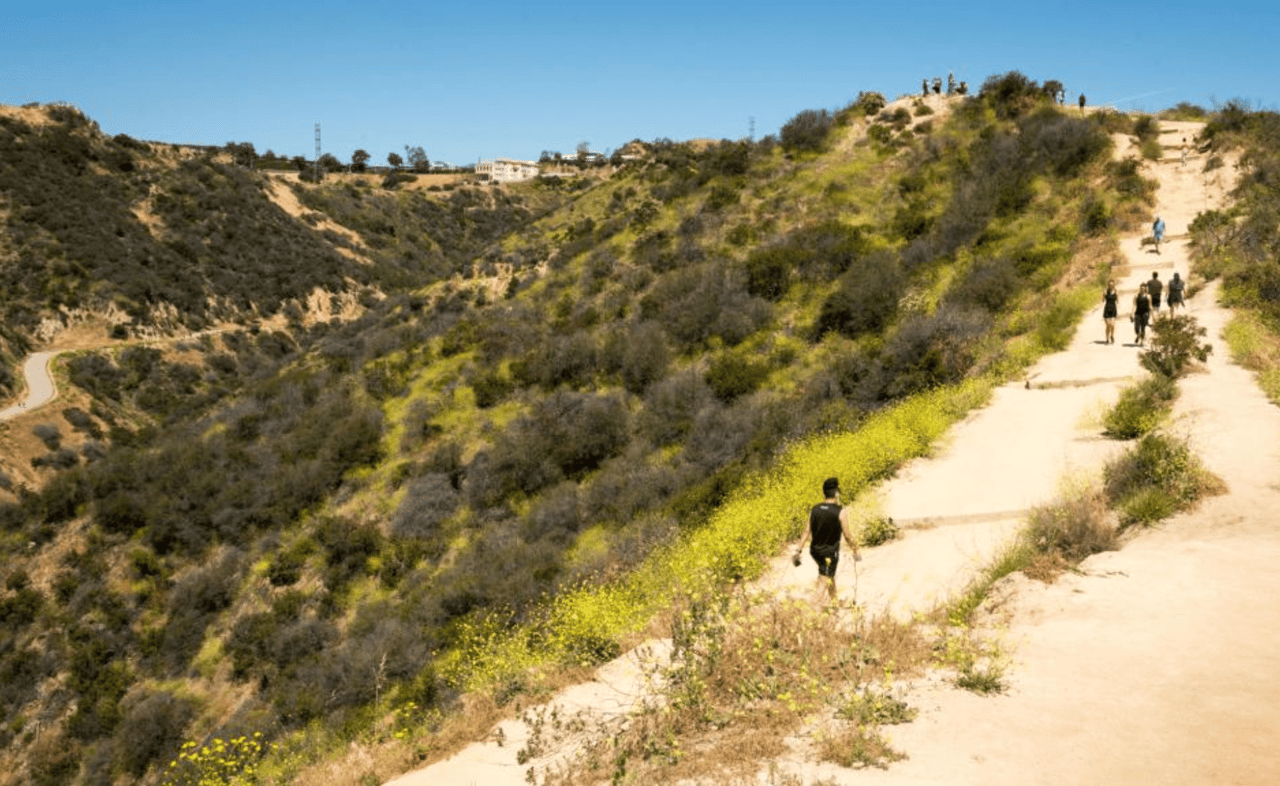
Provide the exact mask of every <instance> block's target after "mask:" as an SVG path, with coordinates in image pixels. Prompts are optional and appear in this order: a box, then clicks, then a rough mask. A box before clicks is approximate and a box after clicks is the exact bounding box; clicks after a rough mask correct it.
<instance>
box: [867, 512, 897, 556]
mask: <svg viewBox="0 0 1280 786" xmlns="http://www.w3.org/2000/svg"><path fill="white" fill-rule="evenodd" d="M901 535H902V530H900V529H899V528H898V525H897V524H894V523H893V519H892V518H891V517H889V516H881V517H878V518H873V519H870V520H868V521H866V522H865V523H863V525H862V529H861V531H859V533H858V543H859V544H860V545H863V546H866V547H868V548H870V547H871V546H879V545H881V544H882V543H888V542H889V541H891V540H896V539H897V538H898V537H899V536H901Z"/></svg>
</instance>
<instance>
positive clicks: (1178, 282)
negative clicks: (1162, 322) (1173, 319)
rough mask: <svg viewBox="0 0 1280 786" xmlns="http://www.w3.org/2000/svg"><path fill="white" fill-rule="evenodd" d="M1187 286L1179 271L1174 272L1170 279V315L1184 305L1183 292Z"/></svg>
mask: <svg viewBox="0 0 1280 786" xmlns="http://www.w3.org/2000/svg"><path fill="white" fill-rule="evenodd" d="M1185 288H1186V282H1185V281H1183V280H1182V277H1181V276H1179V275H1178V274H1177V273H1174V274H1173V278H1172V279H1171V280H1170V281H1169V316H1173V310H1174V309H1176V308H1177V307H1178V306H1181V305H1182V293H1183V290H1184V289H1185Z"/></svg>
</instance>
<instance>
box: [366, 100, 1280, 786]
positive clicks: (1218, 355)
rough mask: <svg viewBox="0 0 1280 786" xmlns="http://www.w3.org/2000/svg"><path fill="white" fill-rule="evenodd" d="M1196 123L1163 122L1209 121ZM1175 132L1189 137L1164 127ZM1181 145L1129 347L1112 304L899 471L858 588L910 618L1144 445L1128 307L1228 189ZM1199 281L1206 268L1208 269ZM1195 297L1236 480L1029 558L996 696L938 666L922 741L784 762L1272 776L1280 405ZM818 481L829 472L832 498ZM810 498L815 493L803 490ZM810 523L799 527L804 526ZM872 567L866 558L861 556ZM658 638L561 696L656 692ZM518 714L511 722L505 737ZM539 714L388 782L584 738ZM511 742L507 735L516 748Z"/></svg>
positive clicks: (1014, 602)
mask: <svg viewBox="0 0 1280 786" xmlns="http://www.w3.org/2000/svg"><path fill="white" fill-rule="evenodd" d="M1198 127H1199V126H1198V124H1180V123H1163V124H1162V128H1163V131H1164V133H1165V134H1168V135H1181V136H1184V137H1190V136H1192V135H1193V134H1194V133H1195V132H1196V131H1197V130H1198ZM1166 143H1167V144H1168V145H1170V146H1173V147H1176V144H1177V139H1169V140H1166ZM1202 164H1203V161H1202V160H1200V159H1198V158H1193V159H1192V160H1191V161H1189V162H1187V163H1185V164H1183V163H1181V162H1180V160H1178V159H1177V158H1173V159H1167V160H1165V161H1162V162H1160V163H1158V164H1156V165H1155V166H1154V167H1152V169H1153V171H1154V175H1155V176H1156V177H1157V178H1158V180H1159V182H1160V190H1159V192H1158V194H1157V198H1158V200H1159V204H1158V207H1157V211H1158V212H1159V213H1160V215H1162V217H1163V218H1164V220H1165V222H1166V224H1167V227H1168V235H1167V242H1166V243H1165V244H1164V247H1163V248H1162V253H1160V254H1156V253H1155V251H1154V249H1152V248H1150V247H1148V246H1143V245H1142V244H1141V237H1140V236H1139V235H1135V236H1133V237H1129V238H1126V239H1124V240H1122V241H1121V250H1122V252H1123V254H1124V256H1125V259H1126V261H1127V273H1126V274H1125V275H1124V276H1123V277H1122V278H1118V280H1117V281H1118V284H1119V289H1120V293H1121V318H1120V319H1119V320H1118V323H1117V328H1116V343H1115V344H1112V345H1107V344H1104V343H1102V336H1103V327H1102V318H1101V303H1099V304H1098V305H1097V307H1096V308H1095V309H1093V310H1092V311H1090V313H1088V314H1087V315H1086V316H1085V317H1084V319H1083V320H1082V321H1081V324H1080V326H1079V328H1078V329H1077V331H1076V334H1075V337H1074V340H1073V341H1072V343H1071V345H1070V346H1069V347H1068V349H1066V350H1065V351H1063V352H1059V353H1056V354H1054V355H1052V356H1049V357H1046V358H1044V359H1043V360H1042V361H1040V362H1039V363H1038V364H1037V365H1036V366H1035V367H1034V368H1033V369H1031V371H1030V372H1029V374H1028V377H1027V381H1028V382H1029V383H1030V387H1029V388H1028V387H1027V386H1026V385H1025V384H1024V383H1023V382H1017V383H1012V384H1009V385H1006V386H1003V387H1001V388H999V389H998V390H997V391H995V394H994V396H993V399H992V401H991V403H990V404H989V405H988V406H987V407H985V408H984V409H982V410H981V411H978V412H975V413H973V414H972V415H971V416H970V417H969V418H967V419H966V420H965V421H963V422H962V423H959V424H957V425H956V426H955V427H954V428H953V429H952V430H951V431H950V433H949V434H948V436H947V438H946V441H945V443H944V444H943V445H942V446H940V448H939V449H938V451H937V452H936V454H935V455H934V456H931V457H929V458H924V459H919V460H916V461H913V462H911V463H909V464H908V465H906V466H905V467H904V468H903V469H902V470H901V471H900V472H899V473H898V475H897V476H896V477H895V478H893V479H892V480H890V481H888V482H887V483H885V484H884V485H883V486H882V488H881V493H882V507H883V512H884V513H885V514H887V515H890V516H892V517H893V518H894V519H895V521H896V522H897V523H898V524H899V525H900V526H902V527H903V537H902V538H900V539H898V540H896V541H893V542H891V543H889V544H886V545H883V546H879V547H876V548H874V549H867V550H866V551H865V552H864V553H865V557H864V559H863V561H862V562H861V563H860V564H858V565H856V566H855V565H854V563H853V561H852V560H846V561H844V562H842V564H841V567H840V576H839V579H840V587H841V596H842V598H845V599H849V598H850V597H851V595H853V594H854V593H855V592H856V599H857V601H858V603H859V604H860V606H861V607H862V608H863V609H864V610H866V611H867V612H869V613H877V612H879V611H882V610H886V611H889V612H890V613H893V614H895V615H897V616H901V617H904V618H905V617H910V616H911V615H914V614H916V613H920V612H923V611H927V610H928V609H930V608H932V607H933V606H934V605H935V604H936V603H938V602H940V601H942V600H944V599H945V598H947V597H948V596H951V595H953V594H954V593H956V592H958V591H960V590H961V589H963V588H964V587H965V585H967V584H968V583H969V582H970V581H971V580H972V579H973V578H974V577H975V576H977V575H978V574H979V572H980V571H981V570H982V569H983V568H985V567H986V566H987V565H988V564H990V562H991V560H992V559H993V558H994V557H995V556H996V555H997V554H999V552H1000V551H1001V550H1002V549H1003V548H1004V547H1005V546H1006V545H1007V544H1008V543H1009V540H1010V538H1011V537H1013V535H1014V534H1015V533H1016V531H1017V530H1018V528H1019V527H1020V526H1021V525H1022V515H1023V513H1024V512H1025V511H1026V510H1027V509H1028V508H1030V507H1032V506H1035V505H1041V504H1046V503H1050V502H1052V501H1053V500H1054V498H1055V497H1056V496H1057V495H1058V490H1059V485H1060V483H1061V482H1062V480H1063V479H1064V478H1066V477H1071V476H1078V475H1082V474H1084V475H1087V474H1095V475H1096V473H1098V472H1099V471H1100V469H1101V467H1102V466H1103V464H1104V463H1105V462H1106V461H1107V460H1108V459H1109V458H1111V457H1113V456H1115V455H1117V454H1118V453H1119V452H1121V451H1122V450H1124V449H1125V448H1126V447H1127V446H1126V445H1125V444H1124V443H1118V442H1115V441H1112V440H1107V439H1105V438H1103V437H1102V436H1101V434H1100V432H1101V426H1100V425H1099V418H1100V415H1101V414H1102V413H1103V412H1104V411H1105V409H1106V408H1107V407H1108V406H1110V405H1111V404H1112V403H1113V402H1114V401H1115V399H1116V397H1117V396H1118V394H1119V391H1120V390H1121V389H1122V388H1123V387H1125V386H1126V385H1128V384H1131V382H1132V381H1134V380H1136V379H1138V378H1139V377H1140V376H1141V375H1142V374H1143V373H1144V372H1142V370H1141V367H1140V366H1139V364H1138V353H1139V352H1140V351H1141V350H1140V349H1139V348H1137V347H1136V346H1134V345H1133V332H1132V328H1131V326H1130V325H1129V323H1128V321H1127V319H1126V316H1127V313H1128V308H1130V307H1129V306H1128V304H1129V303H1131V302H1132V298H1133V295H1134V294H1135V292H1136V290H1137V287H1138V285H1139V283H1141V282H1142V281H1146V280H1148V279H1149V278H1150V277H1151V274H1152V272H1157V273H1159V275H1160V279H1161V280H1162V281H1166V282H1167V281H1168V280H1169V279H1170V278H1171V277H1172V273H1173V272H1174V271H1177V272H1178V273H1180V274H1181V276H1182V277H1183V278H1189V267H1188V256H1187V237H1186V231H1187V226H1188V224H1189V223H1190V222H1191V220H1192V219H1193V218H1194V217H1195V215H1196V214H1197V213H1198V212H1199V211H1201V210H1203V209H1206V208H1209V207H1214V206H1216V205H1218V204H1220V200H1221V199H1222V198H1223V197H1224V195H1225V190H1226V187H1227V185H1228V183H1227V182H1226V179H1225V178H1227V177H1229V175H1230V173H1229V172H1226V173H1224V172H1221V171H1219V173H1218V174H1217V175H1215V174H1214V173H1205V172H1204V171H1202ZM1192 283H1193V284H1195V283H1196V281H1195V280H1194V279H1192ZM1189 313H1191V314H1192V315H1193V316H1195V317H1197V318H1198V319H1199V320H1200V322H1201V324H1202V325H1203V326H1205V327H1206V328H1208V332H1209V338H1211V339H1212V343H1213V347H1214V354H1213V355H1212V357H1211V358H1210V362H1209V363H1208V364H1207V367H1206V371H1205V373H1200V374H1193V375H1192V376H1191V377H1189V378H1187V379H1184V380H1183V381H1182V382H1181V383H1180V387H1181V390H1182V395H1181V397H1180V399H1179V401H1178V403H1177V405H1176V407H1175V410H1174V424H1173V430H1174V431H1175V433H1178V434H1180V435H1182V436H1185V437H1186V438H1187V439H1188V440H1189V442H1190V444H1191V446H1192V449H1193V451H1194V452H1196V453H1197V455H1199V456H1200V457H1201V458H1202V460H1203V461H1204V462H1205V463H1206V465H1207V466H1208V467H1209V469H1211V470H1212V471H1214V472H1215V473H1217V474H1218V475H1219V476H1220V477H1222V478H1223V479H1224V480H1225V481H1226V482H1227V484H1228V486H1229V488H1230V492H1229V493H1228V494H1226V495H1224V496H1221V497H1216V498H1213V499H1210V500H1208V501H1206V502H1205V503H1203V504H1202V505H1201V507H1200V508H1199V509H1198V510H1196V511H1194V512H1192V513H1187V514H1181V515H1179V516H1176V517H1174V518H1172V519H1170V520H1168V521H1166V522H1163V523H1162V524H1161V525H1160V526H1158V527H1156V528H1154V529H1152V530H1151V531H1147V532H1143V533H1140V534H1139V535H1138V536H1137V537H1136V538H1134V539H1133V540H1131V541H1130V542H1128V543H1127V544H1126V545H1125V546H1124V548H1123V549H1122V550H1120V551H1117V552H1108V553H1104V554H1099V555H1095V556H1094V557H1091V558H1090V559H1088V560H1086V561H1085V562H1084V563H1083V564H1082V565H1081V569H1080V571H1079V572H1078V573H1075V574H1068V575H1066V576H1064V577H1062V578H1060V579H1059V580H1058V581H1057V582H1056V583H1055V584H1052V585H1047V586H1046V585H1041V584H1038V583H1035V582H1031V581H1029V580H1027V579H1025V578H1022V577H1021V576H1020V575H1017V574H1015V576H1013V577H1010V578H1009V579H1006V580H1005V581H1004V582H1003V583H1002V585H1001V586H1000V587H999V591H1000V592H1001V597H1002V600H1003V604H1004V605H1003V611H1004V613H1005V614H1006V615H1007V617H1006V619H1007V622H1006V623H1005V627H1004V629H1003V632H1002V635H1001V640H1002V646H1003V649H1004V650H1005V651H1006V652H1008V653H1009V655H1010V657H1011V659H1012V668H1011V669H1010V670H1009V672H1008V673H1007V675H1006V682H1007V683H1008V686H1009V687H1008V690H1007V691H1006V692H1005V693H1003V694H1001V695H998V696H993V697H984V696H978V695H976V694H973V693H970V692H967V691H963V690H959V689H957V688H955V687H953V686H951V685H949V684H947V683H943V682H939V681H937V680H923V681H921V682H920V683H919V684H913V685H910V686H909V690H908V693H907V700H908V702H909V703H910V704H911V705H912V706H914V707H917V708H918V709H919V710H920V713H919V717H918V718H917V719H916V720H915V721H914V722H912V723H909V724H905V725H901V726H895V727H892V729H891V730H890V731H891V732H892V738H893V739H892V744H893V747H894V748H895V749H898V750H900V751H902V752H903V753H905V754H906V755H907V757H908V758H907V759H906V760H904V761H901V762H896V763H894V764H892V765H890V767H889V768H888V769H887V770H884V771H880V770H858V771H853V770H847V769H842V768H839V767H835V766H833V765H824V764H818V763H815V762H813V761H810V760H808V759H807V758H802V757H800V756H797V757H795V758H793V759H784V760H779V761H776V762H774V763H773V765H774V767H775V771H776V772H778V773H782V774H785V775H787V776H789V777H790V776H794V777H797V778H799V779H800V781H799V782H802V783H806V784H807V783H811V782H813V781H814V780H822V781H823V782H824V783H838V784H844V783H851V784H852V783H855V782H856V783H858V784H863V783H877V784H925V783H930V784H932V783H942V782H945V783H949V784H1010V785H1011V786H1012V784H1019V785H1021V784H1026V783H1037V784H1079V783H1130V782H1135V783H1136V782H1142V783H1153V784H1161V783H1239V784H1252V783H1257V784H1263V783H1268V784H1269V783H1274V782H1276V781H1277V780H1278V779H1280V763H1278V762H1277V760H1276V758H1275V756H1274V750H1276V749H1280V680H1277V679H1275V675H1277V674H1280V603H1276V602H1275V587H1277V586H1280V523H1273V522H1274V521H1276V520H1277V517H1276V516H1275V515H1274V511H1276V510H1278V509H1280V487H1277V485H1276V484H1277V481H1280V409H1278V408H1276V407H1274V406H1272V405H1270V404H1269V403H1268V402H1267V401H1266V399H1265V398H1264V397H1263V396H1262V394H1261V393H1260V392H1259V390H1258V388H1257V386H1256V384H1255V383H1254V381H1253V379H1252V376H1251V375H1250V374H1249V372H1247V371H1245V370H1243V369H1241V368H1240V367H1238V366H1235V365H1233V364H1231V363H1230V362H1228V352H1227V349H1226V347H1225V346H1224V344H1223V342H1222V340H1221V338H1220V334H1221V329H1222V325H1224V324H1225V322H1226V320H1227V319H1228V317H1229V314H1228V313H1227V312H1226V311H1225V310H1224V309H1221V308H1219V307H1218V306H1217V305H1216V289H1215V288H1213V287H1207V288H1204V289H1203V290H1201V291H1199V292H1196V293H1194V294H1193V297H1192V299H1191V300H1190V301H1189ZM817 492H818V490H817V489H815V495H814V496H815V500H805V501H803V502H810V501H816V497H817V496H818V493H817ZM798 502H801V501H798ZM797 526H798V525H797ZM855 567H856V570H855ZM814 573H815V572H814V569H813V566H812V564H811V563H810V562H809V561H808V560H807V559H806V561H805V563H804V564H803V566H802V567H800V568H795V567H793V566H792V565H791V562H790V552H788V553H785V554H781V555H779V556H778V557H777V558H776V559H775V560H773V561H772V563H771V565H770V567H769V569H768V571H767V572H766V575H765V576H764V577H763V578H762V579H761V581H760V582H759V586H760V587H761V588H763V589H771V590H773V591H775V592H777V593H779V594H783V593H785V594H791V595H794V596H796V597H812V595H811V592H812V589H813V584H814ZM662 651H663V649H662V643H661V642H655V643H650V645H648V646H647V647H642V648H639V649H637V650H635V651H633V652H631V653H628V654H626V655H624V656H622V657H621V658H619V659H617V660H616V661H614V662H612V663H609V664H606V665H605V666H603V667H601V669H600V670H599V672H598V673H597V677H596V679H595V680H594V681H592V682H588V683H584V684H581V685H577V686H573V687H571V688H569V689H567V690H565V691H563V692H561V693H560V694H558V695H557V696H556V697H554V698H553V699H552V701H551V702H550V704H552V705H555V706H556V707H558V708H560V711H561V712H562V713H566V714H574V713H578V712H586V713H589V714H591V715H593V716H594V717H597V718H601V719H605V718H610V717H614V718H616V717H619V716H622V715H625V714H626V712H627V711H628V710H629V708H631V707H632V706H634V705H635V703H636V702H637V701H638V699H639V698H640V697H642V696H643V695H644V691H645V685H644V682H643V678H642V675H643V674H644V673H645V670H644V669H643V668H642V666H643V663H644V662H645V659H646V658H653V657H661V654H662ZM499 732H500V733H499ZM529 734H530V730H529V729H528V728H527V727H526V725H525V724H524V723H522V722H521V721H519V720H508V721H505V722H503V723H502V724H500V725H499V727H498V728H497V729H495V730H494V732H493V733H491V734H490V735H488V737H487V738H486V739H485V740H482V741H478V742H476V743H473V744H472V745H470V746H468V747H467V748H465V749H464V750H462V751H461V752H459V753H458V754H456V755H455V756H453V757H451V758H450V759H447V760H444V761H441V762H437V763H435V764H433V765H431V766H429V767H426V768H425V769H422V770H419V771H416V772H412V773H409V774H406V775H404V776H401V777H400V778H397V779H395V780H393V781H391V782H390V783H389V784H388V786H391V785H392V784H394V786H423V785H425V784H432V785H433V786H454V785H455V784H456V785H458V786H465V785H466V784H473V783H475V784H486V786H490V785H492V786H503V785H505V784H511V786H516V784H522V783H525V782H526V780H525V773H526V771H527V769H528V768H529V767H530V766H536V767H537V768H538V769H540V770H541V769H543V768H544V767H546V766H547V765H548V764H552V765H554V763H555V762H557V761H560V760H562V758H563V757H564V756H566V755H568V754H569V753H571V752H572V747H571V746H567V747H565V748H561V749H560V750H554V751H548V752H546V753H544V754H543V755H541V756H540V757H539V758H537V759H535V760H532V761H527V762H524V763H520V762H518V761H517V753H518V751H519V750H520V749H521V747H522V746H523V745H524V742H525V741H526V740H527V739H528V736H529ZM498 740H501V741H502V742H501V744H499V742H498Z"/></svg>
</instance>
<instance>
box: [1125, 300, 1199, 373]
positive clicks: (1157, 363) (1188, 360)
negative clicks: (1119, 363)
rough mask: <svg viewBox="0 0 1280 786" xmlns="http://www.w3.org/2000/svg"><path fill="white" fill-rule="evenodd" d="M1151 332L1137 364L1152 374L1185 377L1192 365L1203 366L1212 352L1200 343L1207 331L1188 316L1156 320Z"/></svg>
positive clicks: (1180, 315) (1182, 315)
mask: <svg viewBox="0 0 1280 786" xmlns="http://www.w3.org/2000/svg"><path fill="white" fill-rule="evenodd" d="M1151 332H1152V338H1151V348H1150V349H1149V350H1147V351H1146V352H1144V353H1143V354H1142V357H1141V358H1140V359H1139V361H1138V362H1139V363H1141V364H1142V367H1143V368H1145V369H1147V370H1148V371H1150V372H1151V373H1153V374H1160V375H1163V376H1166V377H1169V378H1170V379H1178V378H1180V377H1183V376H1185V375H1186V374H1187V372H1188V370H1190V368H1191V364H1192V362H1194V361H1198V362H1200V363H1203V362H1205V361H1206V360H1208V359H1209V354H1210V353H1211V352H1213V347H1212V346H1210V345H1209V344H1201V343H1200V338H1202V337H1203V336H1204V335H1205V334H1206V333H1207V332H1208V331H1206V330H1205V329H1204V328H1203V327H1200V323H1199V322H1197V321H1196V318H1195V317H1193V316H1191V315H1190V314H1178V315H1177V316H1172V317H1169V316H1166V317H1162V318H1160V319H1157V320H1155V322H1153V323H1152V325H1151Z"/></svg>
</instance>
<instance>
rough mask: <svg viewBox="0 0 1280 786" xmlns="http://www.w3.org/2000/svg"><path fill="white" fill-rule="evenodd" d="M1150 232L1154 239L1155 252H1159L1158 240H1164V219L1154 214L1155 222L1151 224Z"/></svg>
mask: <svg viewBox="0 0 1280 786" xmlns="http://www.w3.org/2000/svg"><path fill="white" fill-rule="evenodd" d="M1151 234H1152V236H1153V237H1155V239H1156V253H1157V254H1159V253H1160V241H1161V240H1164V219H1163V218H1161V217H1160V216H1156V220H1155V223H1153V224H1152V225H1151Z"/></svg>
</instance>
